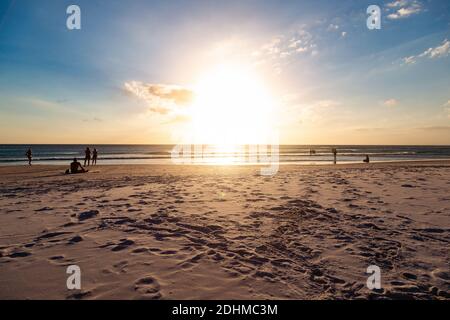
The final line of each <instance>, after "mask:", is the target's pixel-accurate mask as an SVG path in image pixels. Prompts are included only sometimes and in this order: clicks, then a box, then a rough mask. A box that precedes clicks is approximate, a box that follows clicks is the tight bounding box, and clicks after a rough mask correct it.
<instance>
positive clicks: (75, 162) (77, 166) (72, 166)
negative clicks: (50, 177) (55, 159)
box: [66, 158, 88, 173]
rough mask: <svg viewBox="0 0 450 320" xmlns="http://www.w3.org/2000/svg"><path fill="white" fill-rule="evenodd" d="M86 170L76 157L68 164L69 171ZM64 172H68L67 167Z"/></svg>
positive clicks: (79, 171)
mask: <svg viewBox="0 0 450 320" xmlns="http://www.w3.org/2000/svg"><path fill="white" fill-rule="evenodd" d="M83 172H88V170H86V169H84V168H83V166H82V165H81V163H79V162H78V160H77V158H73V162H72V163H71V164H70V173H83ZM66 173H69V169H67V171H66Z"/></svg>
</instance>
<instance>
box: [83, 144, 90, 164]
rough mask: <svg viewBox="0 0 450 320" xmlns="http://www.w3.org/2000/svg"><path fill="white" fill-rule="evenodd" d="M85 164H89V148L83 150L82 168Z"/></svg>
mask: <svg viewBox="0 0 450 320" xmlns="http://www.w3.org/2000/svg"><path fill="white" fill-rule="evenodd" d="M86 162H87V165H88V166H89V165H90V163H91V149H89V147H87V148H86V150H84V166H86Z"/></svg>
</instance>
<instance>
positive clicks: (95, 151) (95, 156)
mask: <svg viewBox="0 0 450 320" xmlns="http://www.w3.org/2000/svg"><path fill="white" fill-rule="evenodd" d="M97 156H98V153H97V149H96V148H94V151H92V165H96V164H97Z"/></svg>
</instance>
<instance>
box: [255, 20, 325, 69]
mask: <svg viewBox="0 0 450 320" xmlns="http://www.w3.org/2000/svg"><path fill="white" fill-rule="evenodd" d="M318 53H319V51H318V49H317V44H316V43H315V41H314V38H313V35H312V34H311V33H310V32H309V31H308V30H307V29H306V27H305V26H301V27H300V28H298V29H296V30H295V31H293V32H288V33H286V34H283V35H279V36H276V37H274V38H272V39H271V40H270V41H269V42H267V43H265V44H263V45H262V46H261V47H260V48H259V49H258V50H256V51H254V52H253V53H252V56H253V57H254V58H256V59H257V62H256V64H267V63H269V64H270V65H271V66H272V67H273V68H274V69H275V71H276V72H277V73H281V71H282V69H283V67H284V66H286V65H287V64H289V61H291V59H292V58H294V57H298V56H300V55H309V56H315V55H317V54H318Z"/></svg>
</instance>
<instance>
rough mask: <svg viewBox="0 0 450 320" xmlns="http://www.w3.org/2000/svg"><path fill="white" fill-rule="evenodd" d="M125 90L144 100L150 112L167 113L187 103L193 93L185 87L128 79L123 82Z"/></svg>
mask: <svg viewBox="0 0 450 320" xmlns="http://www.w3.org/2000/svg"><path fill="white" fill-rule="evenodd" d="M124 89H125V92H127V93H129V94H131V95H133V96H135V97H137V98H139V99H141V100H143V101H145V102H146V103H147V104H148V106H149V110H150V111H152V112H156V113H160V114H167V113H171V112H174V111H177V110H178V109H179V108H180V107H182V106H184V105H187V104H189V103H190V102H191V101H192V99H193V96H194V93H193V92H192V91H191V90H190V89H187V88H183V87H181V86H175V85H167V84H149V83H143V82H139V81H130V82H126V83H125V84H124Z"/></svg>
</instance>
